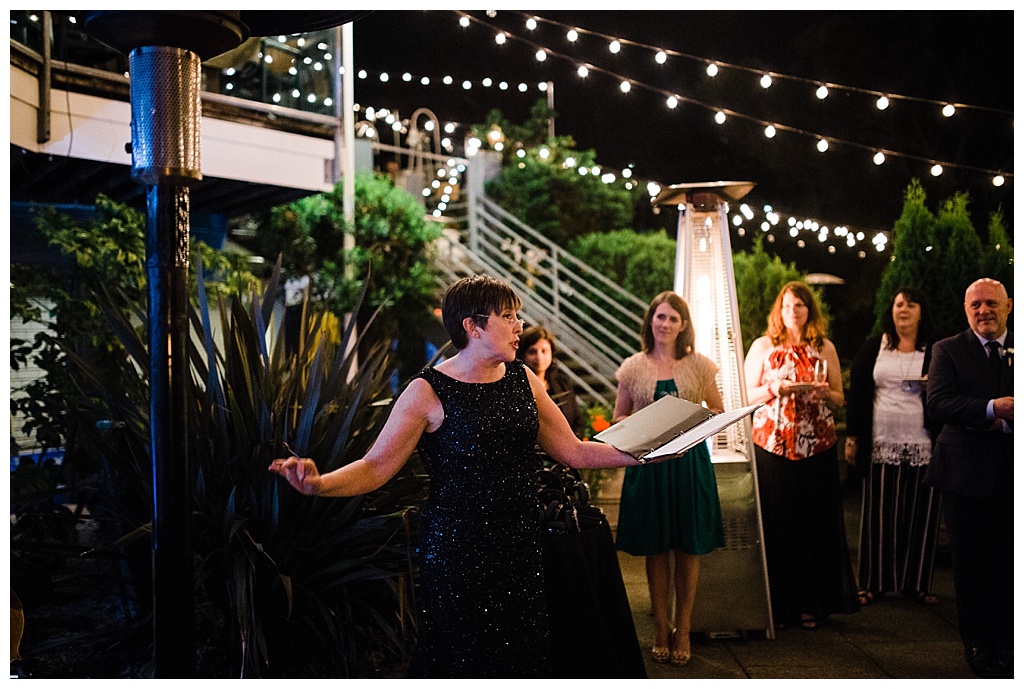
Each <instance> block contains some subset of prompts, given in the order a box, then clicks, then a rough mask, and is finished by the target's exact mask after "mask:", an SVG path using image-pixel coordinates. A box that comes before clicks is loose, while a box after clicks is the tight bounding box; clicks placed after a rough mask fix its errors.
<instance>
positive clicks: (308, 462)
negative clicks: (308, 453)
mask: <svg viewBox="0 0 1024 689" xmlns="http://www.w3.org/2000/svg"><path fill="white" fill-rule="evenodd" d="M268 470H269V471H270V472H271V473H274V474H277V475H278V476H283V477H284V478H285V479H286V480H287V481H288V483H290V484H291V486H292V488H294V489H295V490H297V491H299V492H300V493H302V494H303V495H316V494H318V493H319V492H320V472H319V470H317V468H316V464H315V463H314V462H313V460H312V459H307V458H305V457H296V456H294V455H292V456H291V457H289V458H288V459H275V460H274V461H273V462H271V463H270V466H269V467H268Z"/></svg>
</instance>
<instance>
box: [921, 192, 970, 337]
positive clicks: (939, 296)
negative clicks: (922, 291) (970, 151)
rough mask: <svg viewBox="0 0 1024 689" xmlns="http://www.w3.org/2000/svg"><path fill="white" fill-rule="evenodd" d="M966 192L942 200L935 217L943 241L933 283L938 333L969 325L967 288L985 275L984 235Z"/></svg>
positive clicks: (949, 332) (937, 230)
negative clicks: (969, 207)
mask: <svg viewBox="0 0 1024 689" xmlns="http://www.w3.org/2000/svg"><path fill="white" fill-rule="evenodd" d="M967 205H968V196H967V194H966V193H962V192H961V193H957V194H954V195H953V196H952V197H951V198H949V199H947V200H946V201H944V202H943V204H942V207H941V208H940V209H939V213H938V215H937V217H936V219H935V234H936V237H937V238H938V239H939V241H940V245H939V247H940V251H939V256H938V259H939V260H938V268H939V277H940V279H939V280H938V281H937V282H936V283H935V284H934V291H931V292H929V294H930V295H933V296H934V299H933V303H932V315H933V317H934V319H935V327H936V333H937V334H938V335H939V336H941V337H945V336H946V335H952V334H954V333H956V332H959V331H961V330H963V329H964V328H966V327H967V317H966V316H965V315H964V306H963V305H964V292H965V291H966V290H967V286H968V285H970V284H971V283H972V282H974V281H975V280H977V279H978V278H980V277H982V275H981V239H980V238H979V237H978V233H977V231H975V229H974V225H973V224H972V223H971V216H970V214H969V213H968V210H967Z"/></svg>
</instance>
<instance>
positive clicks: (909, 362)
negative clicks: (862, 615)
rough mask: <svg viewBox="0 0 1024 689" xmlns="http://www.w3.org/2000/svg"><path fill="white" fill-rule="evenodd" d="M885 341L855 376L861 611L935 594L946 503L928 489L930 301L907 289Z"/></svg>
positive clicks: (857, 366)
mask: <svg viewBox="0 0 1024 689" xmlns="http://www.w3.org/2000/svg"><path fill="white" fill-rule="evenodd" d="M882 330H883V332H882V334H881V335H877V336H875V337H872V338H870V339H868V341H867V342H866V343H864V345H863V346H862V347H861V348H860V351H859V352H858V353H857V356H856V358H855V359H854V362H853V366H852V368H851V370H850V396H849V404H848V415H847V432H848V435H847V439H846V457H847V460H849V461H851V462H852V461H854V460H855V461H856V463H857V467H858V469H859V470H860V474H861V476H862V480H863V491H864V492H863V497H862V500H861V534H860V568H859V569H860V571H859V583H860V591H859V594H858V595H859V597H860V603H861V605H866V604H868V603H870V602H871V601H873V600H874V598H875V597H876V596H879V595H884V594H886V593H902V594H904V595H906V596H909V597H911V598H914V599H915V600H917V601H918V602H921V603H926V604H934V603H937V602H938V599H937V598H936V596H935V595H934V594H933V593H931V591H930V590H929V589H930V586H931V581H932V571H933V566H934V562H935V543H936V540H937V538H938V531H939V514H940V507H941V505H940V500H941V497H940V495H939V493H938V492H937V491H934V490H933V489H932V488H930V487H929V486H926V485H925V484H924V481H923V479H924V473H925V469H927V467H928V461H929V459H931V451H932V440H931V438H932V435H931V433H930V432H929V430H928V426H927V422H926V419H925V414H924V409H925V406H924V395H925V374H926V372H927V371H928V359H929V356H930V354H931V341H932V331H931V317H930V314H929V309H928V304H927V302H926V299H925V295H924V294H923V293H922V292H920V291H919V290H916V289H913V288H910V287H903V288H900V289H899V290H898V291H897V293H896V295H895V297H893V300H892V302H891V303H890V308H889V309H888V310H887V311H886V313H885V314H884V316H883V323H882Z"/></svg>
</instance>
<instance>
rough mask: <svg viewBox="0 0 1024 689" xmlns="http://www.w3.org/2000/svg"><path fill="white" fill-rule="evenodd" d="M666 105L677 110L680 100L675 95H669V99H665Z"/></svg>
mask: <svg viewBox="0 0 1024 689" xmlns="http://www.w3.org/2000/svg"><path fill="white" fill-rule="evenodd" d="M665 105H667V106H668V107H669V108H671V109H673V110H675V108H676V106H677V105H679V100H678V99H677V98H676V97H675V96H669V97H668V100H667V101H665Z"/></svg>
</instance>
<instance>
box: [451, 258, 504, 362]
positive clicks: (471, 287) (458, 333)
mask: <svg viewBox="0 0 1024 689" xmlns="http://www.w3.org/2000/svg"><path fill="white" fill-rule="evenodd" d="M522 305H523V304H522V302H521V301H520V300H519V297H518V296H517V295H516V293H515V291H514V290H513V289H512V288H511V287H509V286H508V285H507V284H505V283H504V282H502V281H501V280H497V279H495V278H492V277H490V276H488V275H473V276H470V277H468V278H462V279H461V280H459V281H457V282H456V283H454V284H453V285H452V286H451V287H449V288H448V290H447V291H446V292H445V293H444V298H443V299H442V300H441V320H442V321H443V322H444V329H445V330H447V331H448V337H450V338H451V341H452V345H453V346H454V347H455V349H465V347H466V345H467V344H469V337H468V336H467V335H466V329H465V328H463V327H462V321H464V320H465V319H466V318H472V319H473V322H474V323H476V324H477V327H479V328H483V329H484V330H486V329H487V318H486V317H487V316H489V315H492V314H500V313H501V312H502V311H504V310H505V309H512V310H514V311H518V310H519V309H520V308H522Z"/></svg>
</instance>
